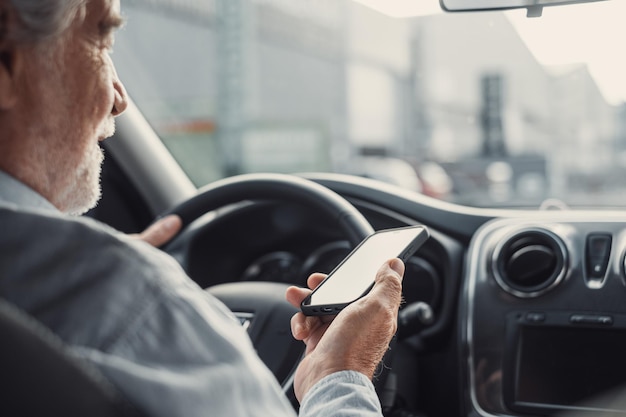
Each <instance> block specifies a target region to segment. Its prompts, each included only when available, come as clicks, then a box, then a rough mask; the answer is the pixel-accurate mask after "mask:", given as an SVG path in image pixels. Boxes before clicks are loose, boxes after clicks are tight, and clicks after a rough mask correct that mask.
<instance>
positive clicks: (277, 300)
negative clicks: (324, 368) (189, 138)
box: [163, 174, 374, 391]
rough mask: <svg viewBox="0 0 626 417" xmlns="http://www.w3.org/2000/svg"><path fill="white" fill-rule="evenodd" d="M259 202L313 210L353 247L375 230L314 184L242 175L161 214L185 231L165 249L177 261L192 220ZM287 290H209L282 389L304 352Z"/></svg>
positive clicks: (249, 286)
mask: <svg viewBox="0 0 626 417" xmlns="http://www.w3.org/2000/svg"><path fill="white" fill-rule="evenodd" d="M259 200H263V201H267V200H269V201H278V202H279V203H282V202H284V203H296V204H299V205H302V206H305V207H310V208H313V209H315V210H316V211H318V212H320V213H322V214H323V215H324V217H325V218H327V219H328V221H329V222H331V224H332V225H333V226H335V227H336V228H337V229H338V230H340V231H341V232H342V233H343V234H344V235H345V237H346V239H347V240H348V241H349V242H350V243H351V245H352V246H356V245H357V244H358V243H359V242H360V241H361V240H363V239H364V238H365V237H366V236H368V235H370V234H371V233H372V232H373V231H374V229H373V228H372V226H371V225H370V224H369V222H368V221H367V220H366V219H365V217H364V216H363V215H362V214H361V213H360V212H359V211H358V210H357V209H356V208H355V207H354V206H352V205H351V204H350V203H349V202H348V201H346V200H345V199H344V198H342V197H341V196H339V195H338V194H336V193H335V192H333V191H331V190H329V189H328V188H326V187H324V186H321V185H319V184H317V183H315V182H313V181H309V180H306V179H304V178H300V177H296V176H291V175H282V174H245V175H238V176H234V177H229V178H226V179H223V180H220V181H216V182H214V183H211V184H209V185H208V186H206V187H204V188H202V189H200V190H199V192H198V194H197V195H195V196H194V197H192V198H190V199H189V200H187V201H184V202H183V203H181V204H179V205H178V206H176V207H174V208H173V209H172V210H170V211H169V212H168V213H164V215H167V214H177V215H179V216H180V217H181V219H182V221H183V230H182V231H181V233H179V234H178V236H177V237H176V238H174V239H173V240H172V241H171V242H170V243H169V244H168V245H166V246H165V247H164V248H163V249H164V250H165V251H166V252H168V253H170V254H173V255H174V256H175V257H176V253H177V251H180V250H181V249H180V248H181V247H184V242H185V240H188V239H189V230H190V228H189V226H190V225H191V224H192V223H193V222H194V221H195V220H196V219H198V218H199V217H201V216H203V215H204V214H206V213H207V212H210V211H213V210H216V209H218V208H221V207H224V206H228V205H231V204H235V203H240V202H244V201H259ZM242 238H244V237H242ZM287 286H288V285H287V284H282V283H274V282H233V283H226V284H219V285H215V286H212V287H209V288H208V289H207V290H208V291H209V292H210V293H212V294H213V295H215V296H216V297H217V298H218V299H220V300H221V301H222V302H223V303H224V304H225V305H226V306H227V307H228V308H229V309H230V310H231V311H233V313H234V314H235V315H236V316H237V317H238V318H239V319H240V321H241V322H242V325H244V326H247V330H248V333H249V335H250V338H251V339H252V342H253V344H254V347H255V348H256V350H257V352H258V354H259V356H260V357H261V359H262V360H263V361H264V362H265V364H266V365H267V366H268V367H269V368H270V370H271V371H272V372H273V373H274V375H275V376H276V378H277V379H278V381H279V382H280V383H281V384H282V386H283V389H284V390H285V391H287V390H289V389H290V388H291V385H292V377H293V371H294V370H295V367H296V365H297V363H298V362H299V360H300V359H301V357H302V354H303V352H304V346H303V344H302V343H301V342H299V341H296V340H295V339H293V337H292V336H291V332H290V324H289V323H290V320H291V317H292V315H293V314H294V313H295V312H296V311H298V310H297V309H296V308H294V307H293V306H291V305H290V304H289V303H287V301H286V300H285V298H284V294H285V290H286V288H287Z"/></svg>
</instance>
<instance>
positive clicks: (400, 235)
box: [309, 228, 424, 305]
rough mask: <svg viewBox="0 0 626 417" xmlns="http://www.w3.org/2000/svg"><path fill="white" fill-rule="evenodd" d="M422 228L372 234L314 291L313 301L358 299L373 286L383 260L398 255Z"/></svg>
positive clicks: (330, 301) (311, 303)
mask: <svg viewBox="0 0 626 417" xmlns="http://www.w3.org/2000/svg"><path fill="white" fill-rule="evenodd" d="M423 232H424V229H422V228H409V229H401V230H392V231H385V232H381V233H377V234H373V235H371V236H370V237H369V238H367V239H366V240H365V241H364V242H363V243H362V244H361V246H360V247H359V248H358V249H357V250H356V251H355V252H353V253H352V255H351V256H350V257H349V258H348V259H346V260H345V261H344V262H343V264H341V265H340V266H339V267H338V268H337V269H336V270H335V271H333V272H332V273H331V275H332V277H330V278H329V279H328V280H327V281H325V282H324V283H323V285H322V286H321V287H320V288H319V289H318V290H317V291H315V292H314V293H313V294H311V300H310V301H311V302H310V303H309V305H329V304H341V303H347V302H351V301H354V300H356V299H357V298H359V297H360V296H361V295H363V293H364V292H365V291H366V290H367V289H368V288H369V287H370V285H371V284H372V283H373V282H374V279H375V278H376V273H377V272H378V270H379V269H380V267H381V266H382V265H383V263H384V262H385V261H387V260H389V259H391V258H395V257H398V256H399V255H400V254H401V253H402V252H403V251H404V249H405V248H406V247H407V246H408V245H409V244H410V243H411V241H413V240H414V239H415V238H416V237H417V236H418V235H419V234H420V233H423Z"/></svg>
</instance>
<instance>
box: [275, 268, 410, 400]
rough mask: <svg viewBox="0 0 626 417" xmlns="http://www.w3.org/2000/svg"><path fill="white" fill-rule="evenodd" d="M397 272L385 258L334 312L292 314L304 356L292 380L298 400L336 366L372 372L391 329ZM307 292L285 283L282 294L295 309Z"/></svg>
mask: <svg viewBox="0 0 626 417" xmlns="http://www.w3.org/2000/svg"><path fill="white" fill-rule="evenodd" d="M403 275H404V264H403V263H402V261H401V260H399V259H392V260H389V261H388V262H386V263H385V264H384V265H383V266H382V267H381V268H380V269H379V270H378V273H377V275H376V282H375V284H374V287H373V288H372V290H371V291H370V292H369V293H368V294H367V295H366V296H365V297H363V298H361V299H359V300H357V301H356V302H354V303H352V304H350V305H349V306H348V307H346V308H345V309H343V310H342V311H341V313H340V314H339V315H337V316H334V317H333V316H330V318H329V316H319V317H314V316H305V315H304V314H302V313H301V312H300V313H296V314H295V315H294V316H293V317H292V319H291V332H292V333H293V336H294V337H295V338H296V339H298V340H302V341H304V343H305V344H306V356H305V358H304V359H303V360H302V362H300V365H298V369H297V370H296V375H295V380H294V390H295V394H296V398H298V401H300V402H302V399H303V398H304V396H305V395H306V393H307V392H308V391H309V389H310V388H311V387H313V385H315V383H317V382H318V381H319V380H321V379H322V378H324V377H326V376H328V375H330V374H332V373H335V372H338V371H345V370H351V371H357V372H361V373H362V374H365V375H366V376H367V377H369V378H370V379H371V378H372V377H373V375H374V372H375V370H376V367H377V366H378V364H379V363H380V361H381V360H382V358H383V355H384V354H385V352H386V351H387V349H388V348H389V342H390V341H391V338H392V337H393V335H394V334H395V332H396V329H397V317H398V308H399V306H400V302H401V299H402V277H403ZM324 278H325V275H323V274H313V275H311V276H310V277H309V279H308V282H307V283H308V286H309V288H311V289H313V288H315V287H317V286H318V285H319V283H320V282H322V280H323V279H324ZM310 293H311V290H308V289H304V288H298V287H289V288H288V289H287V293H286V298H287V300H288V301H289V302H290V303H291V304H292V305H293V306H295V307H298V308H299V307H300V303H301V302H302V300H304V298H305V297H306V296H307V295H308V294H310Z"/></svg>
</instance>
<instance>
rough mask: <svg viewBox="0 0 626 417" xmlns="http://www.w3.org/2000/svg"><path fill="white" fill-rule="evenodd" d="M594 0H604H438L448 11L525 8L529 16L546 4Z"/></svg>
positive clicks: (589, 0) (538, 13) (553, 4)
mask: <svg viewBox="0 0 626 417" xmlns="http://www.w3.org/2000/svg"><path fill="white" fill-rule="evenodd" d="M595 1H606V0H439V2H440V3H441V7H442V8H443V9H444V10H446V11H448V12H461V11H476V10H503V9H522V8H526V9H528V16H529V17H533V16H541V11H542V9H543V8H544V7H546V6H559V5H564V4H575V3H591V2H595Z"/></svg>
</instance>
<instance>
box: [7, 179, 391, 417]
mask: <svg viewBox="0 0 626 417" xmlns="http://www.w3.org/2000/svg"><path fill="white" fill-rule="evenodd" d="M0 230H1V232H0V296H1V297H3V298H5V299H7V300H8V301H9V302H12V303H13V304H15V305H17V306H18V307H20V308H21V309H23V310H25V311H26V312H28V313H30V314H31V315H32V316H34V317H35V318H37V319H38V320H39V321H41V322H42V323H43V324H44V325H46V326H47V327H49V328H50V329H51V330H52V331H53V332H55V333H56V334H57V335H59V336H60V337H61V339H63V340H64V341H65V342H66V343H67V344H68V345H69V346H70V349H71V350H72V352H73V353H74V354H76V355H77V356H79V357H82V358H84V359H86V360H87V361H89V362H91V363H93V364H95V365H96V366H97V367H98V368H99V369H100V371H101V372H102V373H103V374H104V375H105V376H106V377H107V378H108V379H109V380H110V381H111V382H113V383H114V384H115V385H116V386H117V387H118V388H119V390H120V391H121V392H122V393H123V394H124V395H126V396H127V397H128V399H129V400H130V401H131V402H132V403H134V404H135V405H136V406H137V407H139V408H140V409H142V410H144V411H145V412H146V413H147V414H148V415H150V416H163V417H171V416H188V417H194V416H228V417H237V416H242V417H243V416H245V417H250V416H264V417H265V416H295V412H294V410H293V408H292V407H291V405H290V404H289V402H288V401H287V399H286V397H285V396H284V395H283V393H282V390H281V387H280V386H279V384H278V383H277V382H276V380H275V378H274V376H273V375H272V373H271V372H270V371H269V370H268V369H267V368H266V367H265V365H264V364H263V363H262V362H261V360H260V359H259V358H258V356H257V355H256V353H255V351H254V348H253V346H252V343H251V342H250V339H249V338H248V335H247V333H246V331H245V330H244V329H243V328H242V326H240V325H239V323H238V322H237V321H236V319H235V318H234V317H233V315H232V314H231V313H230V311H229V310H228V309H227V308H226V307H225V306H224V305H223V304H222V303H221V302H219V301H218V300H217V299H215V298H214V297H213V296H211V295H210V294H208V293H207V292H206V291H203V290H202V289H201V288H200V287H198V286H197V285H196V284H195V283H194V282H193V281H192V280H191V279H189V278H188V277H187V275H186V274H185V272H184V271H183V270H182V269H181V267H180V266H179V264H178V263H177V262H176V261H175V260H174V259H172V258H171V257H169V256H168V255H166V254H164V253H163V252H161V251H159V250H157V249H155V248H153V247H151V246H149V245H148V244H146V243H144V242H141V241H137V240H134V239H130V238H128V237H127V236H126V235H124V234H122V233H119V232H117V231H115V230H113V229H111V228H109V227H107V226H106V225H103V224H101V223H99V222H97V221H94V220H92V219H88V218H83V217H71V216H66V215H63V214H62V213H60V212H59V211H58V210H56V208H54V207H53V206H52V205H51V204H50V203H49V202H48V201H47V200H45V199H44V198H43V197H42V196H41V195H39V194H37V193H36V192H35V191H33V190H32V189H30V188H29V187H27V186H26V185H24V184H22V183H21V182H19V181H17V180H15V179H14V178H12V177H10V176H9V175H7V174H5V173H3V172H2V171H0ZM381 415H382V412H381V409H380V403H379V401H378V398H377V396H376V392H375V391H374V387H373V385H372V383H371V381H369V379H368V378H367V377H365V376H364V375H362V374H360V373H357V372H351V371H343V372H337V373H335V374H332V375H330V376H328V377H326V378H324V379H323V380H321V381H319V382H318V383H317V384H316V385H315V386H314V387H313V388H312V389H311V390H310V391H309V393H308V394H307V395H306V397H305V398H304V400H303V402H302V404H301V407H300V416H319V417H322V416H323V417H330V416H337V417H343V416H381Z"/></svg>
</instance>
